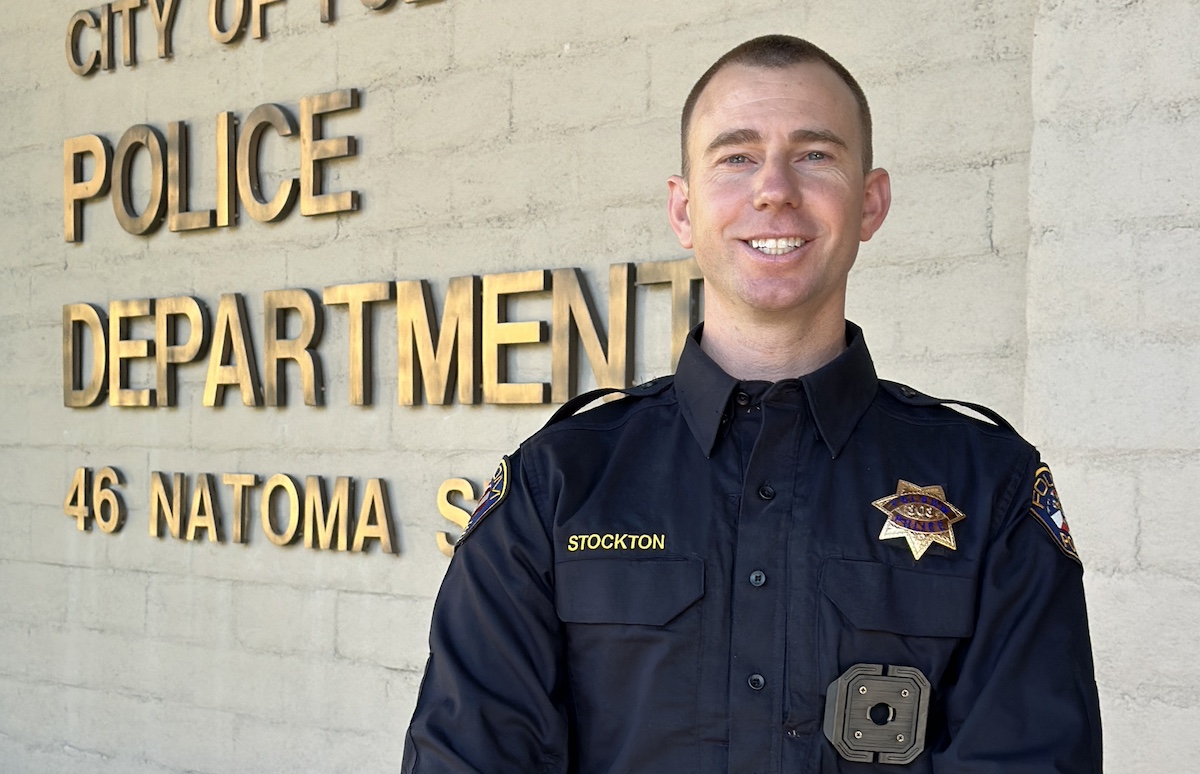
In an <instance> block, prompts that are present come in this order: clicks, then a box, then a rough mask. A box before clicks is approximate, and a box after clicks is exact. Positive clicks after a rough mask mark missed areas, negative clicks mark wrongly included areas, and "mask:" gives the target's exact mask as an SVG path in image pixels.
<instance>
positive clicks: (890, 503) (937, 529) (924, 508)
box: [871, 479, 967, 559]
mask: <svg viewBox="0 0 1200 774" xmlns="http://www.w3.org/2000/svg"><path fill="white" fill-rule="evenodd" d="M871 505H874V506H875V507H876V508H878V509H879V510H881V511H883V512H884V513H886V514H887V517H888V518H887V521H886V522H884V524H883V531H882V532H880V533H879V539H880V540H887V539H888V538H904V539H905V540H907V541H908V547H909V549H911V550H912V555H913V558H914V559H920V558H921V556H922V555H924V553H925V551H926V550H927V549H928V548H929V547H930V546H931V545H933V544H934V543H941V544H942V545H944V546H945V547H946V548H949V549H950V550H951V551H953V550H955V548H956V545H955V543H954V528H953V526H951V525H953V524H954V523H955V522H958V521H962V520H963V519H965V518H967V516H966V514H964V513H963V512H962V511H960V510H959V509H957V508H955V507H954V506H953V505H951V504H950V503H948V502H946V492H945V491H944V490H943V489H942V488H941V487H940V486H917V485H916V484H910V483H909V482H907V481H905V480H904V479H901V480H900V483H899V484H897V485H896V494H894V495H888V496H887V497H881V498H879V499H878V500H876V501H874V502H873V503H871Z"/></svg>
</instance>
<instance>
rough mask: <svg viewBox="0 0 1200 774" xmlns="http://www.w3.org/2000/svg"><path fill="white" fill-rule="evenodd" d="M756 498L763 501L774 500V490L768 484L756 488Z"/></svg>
mask: <svg viewBox="0 0 1200 774" xmlns="http://www.w3.org/2000/svg"><path fill="white" fill-rule="evenodd" d="M758 496H759V497H761V498H762V499H764V500H774V499H775V490H774V489H772V488H771V485H770V484H763V485H762V486H760V487H759V488H758Z"/></svg>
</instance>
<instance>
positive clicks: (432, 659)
mask: <svg viewBox="0 0 1200 774" xmlns="http://www.w3.org/2000/svg"><path fill="white" fill-rule="evenodd" d="M505 468H507V471H506V472H507V475H508V476H509V479H510V480H508V481H507V482H499V483H501V484H505V485H506V486H505V487H504V489H503V494H502V495H499V497H500V500H499V502H494V503H490V504H489V505H487V506H485V507H490V510H488V511H487V512H486V513H485V514H484V516H485V517H481V518H479V519H478V523H473V524H471V525H470V526H469V527H468V530H467V536H466V538H465V539H464V540H463V541H462V542H461V543H460V545H459V547H458V548H457V550H456V551H455V553H454V557H453V559H451V561H450V566H449V568H448V569H447V572H446V577H445V580H444V581H443V582H442V587H441V590H440V591H439V592H438V597H437V601H436V603H435V605H434V611H433V621H432V625H431V629H430V635H429V648H430V655H429V661H428V662H427V664H426V667H425V677H424V679H423V681H422V683H421V689H420V692H419V694H418V697H417V705H416V709H415V711H414V713H413V718H412V722H411V724H410V726H409V729H408V735H407V737H406V738H405V744H404V757H403V764H402V767H401V771H402V772H403V773H404V774H442V773H443V772H446V773H449V772H454V773H455V774H462V773H463V772H481V773H490V772H515V771H528V772H545V773H547V774H549V773H550V772H565V771H566V770H567V747H568V722H567V717H566V709H565V706H566V699H565V694H566V671H565V667H564V657H563V637H562V630H561V626H562V625H561V622H560V621H559V620H558V617H557V615H556V613H555V607H554V587H553V552H552V546H551V543H550V539H549V536H548V532H547V527H546V526H545V522H543V520H542V519H541V518H540V517H539V515H538V512H537V508H536V506H535V502H534V497H533V495H532V494H531V492H530V485H529V473H528V470H527V468H526V466H525V465H524V464H523V463H522V460H521V453H520V452H517V453H516V454H514V455H513V456H512V457H510V458H508V459H507V460H506V465H502V470H504V469H505ZM497 483H498V482H497V481H493V486H495V485H497ZM495 491H496V492H497V493H499V491H500V490H495ZM488 497H489V494H485V495H484V498H485V499H484V500H481V502H487V500H486V498H488Z"/></svg>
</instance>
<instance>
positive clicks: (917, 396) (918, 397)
mask: <svg viewBox="0 0 1200 774" xmlns="http://www.w3.org/2000/svg"><path fill="white" fill-rule="evenodd" d="M879 384H880V385H881V386H882V387H883V388H884V389H885V390H887V391H888V392H889V393H890V394H891V395H892V396H893V397H895V398H896V399H897V400H899V401H901V402H902V403H907V404H908V405H910V406H962V407H964V408H968V409H970V410H971V411H975V412H977V413H979V414H982V415H983V416H985V417H987V418H988V419H990V420H992V422H994V423H995V424H996V425H997V426H998V427H1003V428H1005V429H1006V430H1011V431H1012V432H1014V433H1015V432H1017V431H1016V429H1015V428H1013V426H1012V425H1010V424H1009V423H1008V420H1006V419H1005V418H1004V417H1002V416H1000V415H999V414H997V413H996V412H995V411H992V410H991V409H990V408H988V407H987V406H981V405H979V404H978V403H969V402H968V401H965V400H953V399H951V398H935V397H933V396H931V395H926V394H924V393H922V392H919V391H917V390H914V389H913V388H912V387H909V386H908V385H907V384H900V383H899V382H889V381H887V380H886V379H880V380H879Z"/></svg>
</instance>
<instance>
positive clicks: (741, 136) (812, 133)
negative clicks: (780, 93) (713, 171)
mask: <svg viewBox="0 0 1200 774" xmlns="http://www.w3.org/2000/svg"><path fill="white" fill-rule="evenodd" d="M788 140H789V141H790V142H794V143H801V142H824V143H829V144H831V145H837V146H839V147H842V148H848V147H849V146H848V145H847V144H846V141H845V140H843V139H842V138H841V137H838V136H837V135H836V134H834V133H833V132H830V131H826V130H824V129H796V130H795V131H793V132H792V133H791V134H789V135H788ZM759 142H762V134H761V133H760V132H759V131H758V130H757V129H734V130H732V131H729V132H721V133H720V134H718V135H717V136H716V138H715V139H713V141H712V142H710V143H709V144H708V147H707V148H705V149H704V152H705V153H711V152H712V151H714V150H717V149H719V148H724V147H727V146H730V145H752V144H754V143H759Z"/></svg>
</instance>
